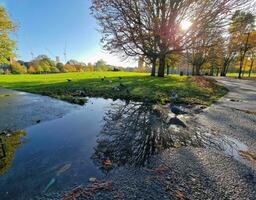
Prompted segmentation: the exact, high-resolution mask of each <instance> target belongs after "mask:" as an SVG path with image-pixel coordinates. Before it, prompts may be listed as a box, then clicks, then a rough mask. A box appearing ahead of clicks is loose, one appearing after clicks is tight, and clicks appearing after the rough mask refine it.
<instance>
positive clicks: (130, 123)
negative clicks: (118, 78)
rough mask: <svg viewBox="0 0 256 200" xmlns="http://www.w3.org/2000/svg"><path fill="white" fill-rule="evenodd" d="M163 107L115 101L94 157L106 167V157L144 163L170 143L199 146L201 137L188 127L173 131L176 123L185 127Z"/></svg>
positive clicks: (116, 162) (115, 161)
mask: <svg viewBox="0 0 256 200" xmlns="http://www.w3.org/2000/svg"><path fill="white" fill-rule="evenodd" d="M165 112H166V111H165V110H164V109H161V107H159V106H152V105H148V104H142V103H129V104H125V105H124V104H122V105H120V104H119V105H114V106H113V108H112V109H111V110H110V111H109V112H108V113H106V116H105V118H104V120H105V122H106V123H105V125H104V127H103V129H102V132H101V134H100V135H99V138H98V141H97V143H98V144H97V147H96V149H95V153H94V155H93V156H92V158H93V160H94V161H95V162H96V163H97V164H98V165H99V166H102V167H103V163H102V162H104V160H111V161H112V162H113V165H114V166H122V165H125V164H130V165H135V166H138V165H142V166H143V165H144V164H146V163H147V161H148V159H149V157H150V156H151V155H154V154H156V153H159V152H160V151H162V150H164V149H167V148H169V147H180V146H187V145H192V146H200V145H201V144H200V139H198V137H196V135H193V136H192V135H190V134H189V131H185V129H186V128H185V129H182V130H183V131H181V132H175V131H172V129H171V128H170V125H172V124H173V123H175V124H176V125H178V126H183V127H185V124H184V123H183V122H182V121H180V120H179V119H178V118H170V117H169V116H168V114H166V113H165Z"/></svg>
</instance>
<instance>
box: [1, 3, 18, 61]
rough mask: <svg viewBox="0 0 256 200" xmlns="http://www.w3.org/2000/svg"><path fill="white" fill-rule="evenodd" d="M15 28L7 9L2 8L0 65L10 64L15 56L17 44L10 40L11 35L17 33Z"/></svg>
mask: <svg viewBox="0 0 256 200" xmlns="http://www.w3.org/2000/svg"><path fill="white" fill-rule="evenodd" d="M15 28H16V26H15V24H14V23H13V22H12V21H11V20H10V17H9V15H8V13H7V12H6V10H5V8H4V7H3V6H0V64H9V61H10V57H11V56H13V50H14V47H15V42H14V41H13V40H11V39H10V37H9V33H10V32H13V31H15Z"/></svg>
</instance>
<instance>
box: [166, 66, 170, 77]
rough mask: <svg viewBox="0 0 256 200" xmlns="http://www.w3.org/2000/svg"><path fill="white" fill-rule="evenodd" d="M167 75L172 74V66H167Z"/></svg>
mask: <svg viewBox="0 0 256 200" xmlns="http://www.w3.org/2000/svg"><path fill="white" fill-rule="evenodd" d="M166 74H167V75H169V74H170V66H169V64H168V65H167V68H166Z"/></svg>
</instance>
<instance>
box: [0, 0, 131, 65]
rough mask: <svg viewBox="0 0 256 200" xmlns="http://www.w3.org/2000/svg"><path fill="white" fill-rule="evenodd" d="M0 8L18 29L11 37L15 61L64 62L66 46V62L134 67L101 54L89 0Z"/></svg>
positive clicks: (11, 1) (20, 2) (12, 2)
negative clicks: (44, 59)
mask: <svg viewBox="0 0 256 200" xmlns="http://www.w3.org/2000/svg"><path fill="white" fill-rule="evenodd" d="M0 4H1V5H4V6H5V7H6V9H7V11H8V13H9V15H10V17H11V19H12V20H14V21H15V22H16V23H17V24H18V27H19V28H18V31H17V33H15V34H14V35H13V38H14V39H15V40H16V41H17V48H18V50H17V57H18V59H23V60H30V59H31V58H32V55H31V52H33V54H34V55H35V56H36V55H39V54H46V55H48V56H49V57H51V58H55V56H59V57H60V58H61V60H62V61H64V55H63V53H64V49H65V43H66V47H67V48H66V49H67V59H68V60H69V59H76V60H79V61H83V62H86V63H88V62H92V63H94V62H96V61H97V60H98V59H104V60H106V61H107V62H108V63H109V64H113V65H124V66H132V67H133V66H135V64H134V62H127V61H126V62H122V61H121V59H119V58H118V57H117V56H113V55H109V54H108V53H107V52H104V51H103V50H102V48H101V45H100V38H101V35H100V33H99V32H98V31H97V30H96V29H97V28H98V27H97V23H96V21H95V19H94V18H93V17H92V16H91V15H90V0H0Z"/></svg>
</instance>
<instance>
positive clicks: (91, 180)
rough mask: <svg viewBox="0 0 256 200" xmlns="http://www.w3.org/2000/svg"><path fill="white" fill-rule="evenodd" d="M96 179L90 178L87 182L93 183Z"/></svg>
mask: <svg viewBox="0 0 256 200" xmlns="http://www.w3.org/2000/svg"><path fill="white" fill-rule="evenodd" d="M96 180H97V179H96V178H95V177H91V178H89V181H90V182H95V181H96Z"/></svg>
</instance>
